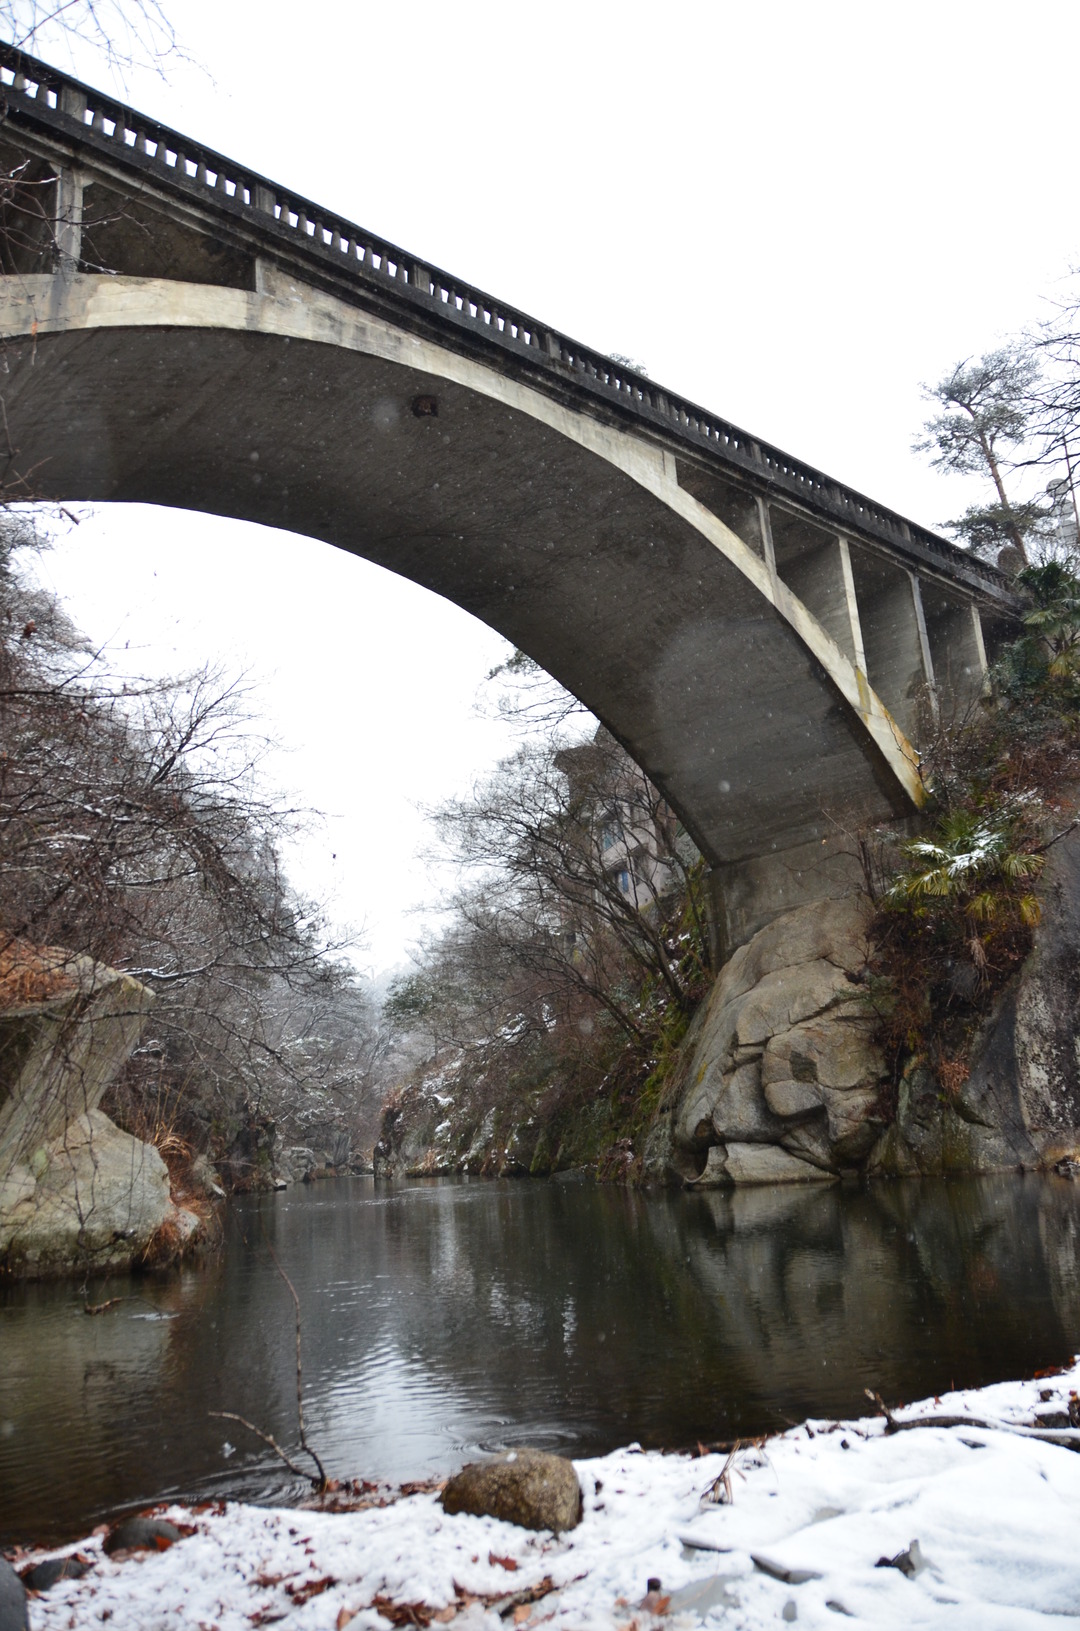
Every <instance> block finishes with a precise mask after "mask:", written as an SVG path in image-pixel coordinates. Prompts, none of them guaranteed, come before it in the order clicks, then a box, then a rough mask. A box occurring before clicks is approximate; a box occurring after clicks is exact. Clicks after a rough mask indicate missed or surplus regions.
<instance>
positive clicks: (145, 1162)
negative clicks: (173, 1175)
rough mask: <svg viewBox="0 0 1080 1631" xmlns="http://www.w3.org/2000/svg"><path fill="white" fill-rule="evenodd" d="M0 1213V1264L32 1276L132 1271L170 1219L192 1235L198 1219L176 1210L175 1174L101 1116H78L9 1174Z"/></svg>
mask: <svg viewBox="0 0 1080 1631" xmlns="http://www.w3.org/2000/svg"><path fill="white" fill-rule="evenodd" d="M16 1185H17V1186H18V1189H17V1193H18V1199H16V1200H15V1201H14V1204H10V1201H9V1204H6V1205H4V1206H2V1207H0V1258H2V1259H4V1264H5V1268H6V1269H7V1270H8V1272H10V1273H13V1274H17V1275H27V1276H33V1277H39V1276H45V1275H51V1274H59V1273H65V1272H67V1271H68V1270H70V1269H74V1268H78V1269H89V1270H90V1272H92V1273H104V1272H106V1271H108V1270H111V1269H117V1268H122V1267H126V1266H127V1265H128V1264H130V1262H131V1261H132V1259H133V1258H134V1257H136V1256H138V1254H139V1253H140V1252H141V1251H142V1250H143V1249H144V1248H145V1247H146V1245H147V1244H148V1243H149V1241H150V1240H151V1239H152V1237H153V1236H154V1235H155V1234H156V1233H157V1231H158V1229H160V1227H161V1225H162V1224H163V1223H164V1222H165V1221H166V1218H168V1217H170V1216H172V1215H175V1217H174V1221H175V1222H176V1224H177V1227H178V1228H179V1229H180V1230H181V1232H182V1233H186V1234H187V1235H190V1234H191V1233H192V1232H193V1227H192V1226H194V1227H197V1226H198V1219H197V1218H193V1216H192V1214H190V1213H187V1212H183V1211H181V1209H180V1208H178V1207H174V1206H173V1204H172V1201H171V1200H170V1197H169V1173H168V1169H167V1168H166V1166H165V1163H164V1161H163V1160H162V1159H161V1156H160V1155H159V1154H158V1152H157V1150H155V1149H154V1148H153V1147H152V1146H151V1145H149V1144H143V1143H141V1142H140V1140H139V1139H137V1138H132V1137H131V1135H130V1134H129V1133H125V1132H121V1130H120V1128H119V1127H117V1126H116V1125H115V1123H114V1122H111V1121H110V1120H109V1118H108V1116H106V1115H104V1114H103V1113H102V1112H101V1111H100V1110H90V1111H87V1112H86V1113H85V1114H84V1115H81V1116H76V1117H75V1119H74V1120H73V1121H71V1122H69V1123H68V1125H67V1126H66V1127H65V1128H64V1130H63V1131H62V1132H61V1133H60V1135H59V1137H57V1138H55V1139H52V1140H50V1141H49V1142H48V1143H47V1144H44V1145H39V1147H38V1149H37V1150H36V1151H35V1154H34V1156H33V1159H32V1162H31V1164H30V1165H28V1166H25V1167H22V1168H21V1169H16V1171H15V1172H14V1173H11V1174H9V1177H8V1188H7V1190H6V1193H5V1198H8V1197H11V1196H13V1195H14V1194H15V1193H16V1189H15V1186H16Z"/></svg>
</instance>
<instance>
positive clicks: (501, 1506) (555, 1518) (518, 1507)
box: [442, 1450, 581, 1534]
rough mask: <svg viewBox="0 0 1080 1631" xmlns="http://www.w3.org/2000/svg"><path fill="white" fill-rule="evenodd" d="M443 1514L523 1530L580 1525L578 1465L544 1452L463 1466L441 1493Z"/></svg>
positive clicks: (514, 1453) (516, 1452)
mask: <svg viewBox="0 0 1080 1631" xmlns="http://www.w3.org/2000/svg"><path fill="white" fill-rule="evenodd" d="M442 1504H443V1511H444V1512H448V1513H455V1512H471V1513H473V1514H474V1515H475V1516H476V1517H489V1518H501V1519H502V1520H503V1522H504V1523H516V1524H520V1526H521V1527H522V1528H523V1529H553V1530H554V1531H555V1532H556V1534H558V1533H559V1532H561V1531H562V1530H563V1529H574V1528H575V1527H576V1526H577V1525H578V1523H580V1521H581V1485H580V1484H579V1483H578V1479H577V1473H576V1472H575V1471H574V1466H573V1462H571V1461H567V1460H565V1459H564V1457H563V1456H561V1455H547V1454H545V1453H544V1451H542V1450H507V1451H506V1452H505V1454H503V1455H497V1456H495V1457H494V1458H493V1459H492V1460H491V1461H482V1462H477V1463H476V1464H475V1465H473V1466H470V1467H463V1468H462V1470H461V1472H459V1473H458V1474H457V1475H456V1477H454V1478H451V1480H450V1482H449V1483H448V1484H447V1486H446V1488H445V1489H444V1490H443V1494H442Z"/></svg>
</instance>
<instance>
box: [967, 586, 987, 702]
mask: <svg viewBox="0 0 1080 1631" xmlns="http://www.w3.org/2000/svg"><path fill="white" fill-rule="evenodd" d="M971 627H972V635H973V642H972V643H973V645H974V649H975V661H976V664H977V666H978V671H979V675H980V678H981V680H982V694H983V696H986V695H987V693H988V692H989V690H990V665H989V663H988V662H987V660H986V645H985V642H984V641H983V626H982V618H981V617H980V616H979V608H978V607H977V606H976V604H975V602H974V601H972V602H971Z"/></svg>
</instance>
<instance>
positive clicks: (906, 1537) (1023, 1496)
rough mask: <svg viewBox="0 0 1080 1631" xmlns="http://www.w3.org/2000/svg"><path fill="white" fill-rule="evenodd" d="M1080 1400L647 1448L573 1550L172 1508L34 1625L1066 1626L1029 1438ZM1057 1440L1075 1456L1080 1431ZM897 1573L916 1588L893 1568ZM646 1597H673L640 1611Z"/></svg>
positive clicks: (1071, 1379)
mask: <svg viewBox="0 0 1080 1631" xmlns="http://www.w3.org/2000/svg"><path fill="white" fill-rule="evenodd" d="M1078 1386H1080V1365H1077V1366H1074V1368H1073V1369H1072V1370H1070V1371H1068V1372H1066V1373H1064V1374H1062V1375H1060V1376H1053V1377H1050V1378H1044V1379H1042V1380H1035V1381H1030V1382H1007V1383H1001V1384H999V1385H997V1386H994V1387H989V1388H985V1389H982V1390H981V1391H978V1392H975V1391H969V1392H962V1393H953V1394H948V1395H944V1396H943V1397H942V1398H941V1399H940V1400H926V1401H924V1402H922V1403H921V1404H918V1405H915V1406H911V1407H909V1408H908V1409H905V1410H902V1411H899V1412H898V1413H897V1418H896V1419H897V1421H900V1422H903V1421H911V1420H913V1419H915V1418H928V1417H940V1416H961V1417H963V1418H965V1424H964V1425H960V1426H944V1427H943V1426H931V1425H928V1426H924V1427H919V1428H917V1429H913V1430H911V1431H902V1432H893V1433H889V1432H887V1431H886V1424H885V1422H884V1420H883V1419H882V1418H881V1417H880V1416H879V1417H877V1418H869V1417H868V1418H867V1419H864V1420H861V1421H849V1422H843V1423H835V1422H827V1421H826V1422H816V1421H815V1422H808V1423H805V1424H804V1425H803V1426H801V1427H797V1428H793V1429H792V1430H791V1431H790V1432H787V1433H784V1434H783V1435H781V1436H778V1437H775V1438H770V1439H768V1440H767V1441H765V1442H763V1443H760V1444H758V1445H751V1446H748V1447H747V1448H745V1449H742V1450H739V1451H737V1452H736V1454H735V1455H734V1457H733V1458H732V1460H731V1461H730V1465H728V1464H727V1457H725V1456H723V1455H706V1456H702V1457H699V1458H696V1459H695V1458H691V1457H689V1456H674V1455H671V1456H667V1455H659V1454H644V1453H642V1452H641V1451H640V1450H638V1449H636V1448H635V1447H633V1446H631V1447H630V1448H629V1449H625V1450H618V1451H616V1452H615V1453H614V1454H612V1455H607V1456H603V1457H600V1458H599V1459H597V1460H591V1461H579V1462H577V1463H576V1465H577V1470H578V1474H579V1477H580V1480H581V1485H582V1489H583V1491H584V1497H585V1516H584V1518H583V1520H582V1522H581V1524H580V1525H579V1527H578V1528H577V1529H575V1530H573V1531H572V1532H570V1533H568V1534H566V1535H564V1536H562V1537H561V1538H556V1537H554V1536H552V1535H551V1534H550V1533H549V1534H534V1533H531V1532H529V1531H527V1530H524V1529H518V1528H516V1527H514V1526H513V1525H511V1524H506V1523H499V1522H496V1521H495V1520H493V1519H489V1518H474V1517H468V1516H457V1517H451V1518H448V1517H446V1516H445V1515H444V1513H443V1512H442V1509H441V1507H440V1506H439V1504H438V1497H437V1495H436V1494H434V1493H424V1494H413V1495H409V1496H403V1497H402V1498H400V1499H398V1500H397V1501H395V1502H393V1503H392V1504H390V1505H387V1506H384V1507H381V1508H376V1509H369V1510H365V1511H357V1512H348V1513H339V1514H330V1513H325V1512H313V1511H281V1510H276V1511H269V1510H265V1509H263V1508H259V1507H251V1506H239V1505H229V1506H225V1507H223V1508H208V1509H205V1510H202V1511H199V1510H196V1511H194V1512H191V1511H188V1510H187V1509H184V1508H179V1507H169V1508H166V1509H162V1510H161V1514H160V1515H162V1516H167V1517H170V1518H171V1519H172V1520H173V1521H174V1522H177V1523H186V1524H190V1525H193V1526H194V1533H192V1534H190V1535H189V1536H187V1537H186V1538H184V1539H183V1540H181V1541H179V1542H178V1543H177V1544H176V1545H174V1546H173V1547H172V1548H171V1549H169V1550H167V1551H164V1552H160V1553H154V1554H142V1555H135V1556H131V1557H129V1558H128V1559H127V1561H123V1562H117V1561H114V1560H111V1559H109V1558H106V1557H105V1556H104V1555H103V1554H102V1553H101V1550H100V1546H101V1537H100V1535H99V1536H95V1537H94V1538H93V1539H91V1540H90V1541H87V1542H85V1543H84V1544H83V1546H82V1547H81V1548H74V1547H72V1548H68V1550H76V1549H78V1550H81V1551H82V1553H83V1555H84V1556H87V1557H93V1559H94V1566H93V1568H92V1569H91V1570H90V1572H89V1573H88V1574H87V1575H86V1576H85V1577H84V1578H83V1579H82V1580H80V1581H77V1582H63V1583H61V1584H59V1585H57V1586H55V1587H54V1588H53V1589H52V1590H51V1591H50V1592H48V1593H47V1594H44V1595H42V1596H40V1597H38V1598H35V1599H34V1600H33V1601H32V1602H31V1605H30V1624H31V1627H32V1631H61V1628H63V1631H84V1628H89V1627H97V1626H99V1625H102V1624H106V1625H108V1627H109V1631H241V1628H242V1631H249V1628H250V1627H252V1626H260V1625H278V1626H281V1627H283V1628H285V1631H293V1628H295V1631H300V1628H305V1631H307V1628H310V1631H334V1628H340V1627H343V1626H346V1625H348V1626H349V1627H351V1628H352V1631H383V1628H385V1627H386V1626H387V1625H388V1624H396V1625H420V1626H426V1625H429V1624H435V1625H442V1624H449V1623H453V1624H454V1625H455V1626H456V1627H459V1628H460V1631H480V1628H481V1627H485V1628H491V1631H497V1628H499V1627H502V1626H507V1627H513V1626H522V1625H527V1626H530V1627H531V1626H540V1625H544V1626H551V1627H552V1628H553V1631H562V1628H567V1631H569V1628H573V1631H588V1628H590V1627H597V1628H604V1631H608V1628H611V1627H619V1628H623V1631H629V1628H630V1627H636V1628H637V1631H654V1628H657V1627H660V1626H665V1627H670V1628H672V1631H675V1628H678V1627H690V1626H694V1625H697V1624H699V1623H701V1621H703V1620H704V1621H705V1622H706V1623H709V1624H716V1625H722V1626H725V1627H730V1628H732V1631H735V1628H737V1627H738V1628H746V1631H756V1628H758V1627H765V1626H774V1625H776V1624H778V1623H783V1622H785V1621H787V1622H791V1621H797V1623H798V1624H800V1625H804V1626H821V1627H825V1626H828V1627H830V1628H833V1631H838V1628H839V1627H840V1626H841V1625H843V1624H845V1623H850V1624H852V1625H862V1626H873V1627H894V1626H895V1627H904V1628H905V1631H908V1628H912V1631H914V1628H917V1627H923V1626H947V1627H949V1628H950V1631H959V1628H961V1627H964V1628H968V1627H970V1628H971V1631H999V1628H1000V1631H1024V1628H1026V1627H1031V1628H1034V1627H1036V1626H1037V1627H1039V1628H1040V1631H1043V1628H1045V1627H1047V1626H1051V1625H1055V1624H1060V1625H1062V1626H1064V1625H1067V1624H1068V1625H1074V1624H1075V1622H1076V1620H1077V1619H1078V1618H1080V1454H1077V1453H1075V1451H1074V1450H1071V1449H1070V1448H1068V1447H1066V1446H1065V1445H1059V1444H1054V1443H1051V1442H1048V1441H1047V1439H1045V1438H1040V1437H1037V1436H1032V1433H1033V1432H1034V1431H1041V1430H1040V1429H1036V1428H1035V1420H1036V1417H1035V1412H1036V1410H1039V1411H1043V1412H1045V1411H1055V1410H1056V1411H1058V1412H1067V1410H1068V1404H1069V1398H1070V1395H1071V1393H1072V1392H1073V1390H1074V1389H1075V1388H1077V1387H1078ZM969 1421H970V1423H971V1424H970V1425H968V1424H967V1423H968V1422H969ZM976 1423H978V1424H979V1425H975V1424H976ZM986 1423H989V1424H991V1425H983V1424H986ZM1058 1436H1060V1437H1061V1438H1063V1439H1066V1440H1070V1441H1075V1445H1076V1448H1077V1449H1080V1430H1076V1429H1065V1430H1064V1431H1061V1432H1060V1433H1059V1435H1058ZM725 1469H726V1480H725V1478H724V1476H723V1475H724V1473H725ZM725 1483H727V1484H730V1494H731V1499H730V1502H729V1501H727V1499H726V1498H725V1497H726V1493H727V1492H726V1489H725ZM913 1541H917V1542H918V1545H917V1547H914V1548H912V1545H911V1543H912V1542H913ZM904 1554H907V1555H906V1556H904ZM42 1555H44V1554H42ZM50 1555H52V1554H50ZM884 1558H892V1559H900V1560H901V1561H902V1562H904V1563H905V1564H906V1566H907V1569H908V1571H910V1570H911V1569H912V1568H913V1567H914V1569H915V1572H913V1573H912V1572H905V1570H904V1569H902V1568H900V1567H895V1566H892V1567H881V1566H878V1564H879V1559H884ZM909 1560H910V1561H909ZM763 1565H764V1567H763ZM650 1577H656V1578H657V1579H658V1580H659V1581H660V1582H661V1585H660V1590H659V1592H656V1591H654V1592H653V1593H652V1594H650V1595H649V1596H646V1594H647V1589H648V1585H649V1580H650ZM530 1599H532V1600H531V1601H530Z"/></svg>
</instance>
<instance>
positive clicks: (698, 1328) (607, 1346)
mask: <svg viewBox="0 0 1080 1631" xmlns="http://www.w3.org/2000/svg"><path fill="white" fill-rule="evenodd" d="M1078 1220H1080V1186H1074V1185H1072V1184H1070V1183H1069V1182H1067V1181H1066V1180H1062V1179H1053V1178H1034V1177H1027V1178H1014V1177H1006V1178H987V1179H969V1180H960V1181H953V1182H949V1183H945V1182H935V1181H925V1180H924V1181H922V1182H912V1183H897V1184H881V1185H878V1186H876V1187H874V1188H871V1189H869V1190H863V1189H847V1188H840V1187H830V1188H820V1189H818V1188H816V1187H815V1188H810V1189H803V1188H800V1189H794V1188H793V1189H789V1190H772V1191H767V1190H744V1191H742V1192H740V1193H735V1194H731V1193H722V1192H718V1191H714V1192H712V1193H708V1194H700V1195H693V1194H674V1195H658V1196H643V1195H638V1194H632V1193H626V1192H623V1191H620V1190H616V1189H607V1188H604V1189H600V1188H596V1187H593V1186H591V1185H588V1184H583V1183H576V1182H570V1183H562V1182H556V1183H539V1182H530V1181H518V1182H516V1183H514V1182H509V1183H498V1182H484V1181H473V1182H471V1183H470V1182H469V1181H467V1180H463V1181H456V1182H455V1181H453V1180H450V1181H441V1182H439V1181H436V1182H430V1183H428V1182H420V1183H415V1184H408V1185H405V1186H401V1187H395V1188H390V1187H387V1186H385V1185H376V1184H375V1183H374V1182H373V1181H372V1180H370V1179H367V1180H365V1179H351V1180H349V1179H343V1180H338V1181H336V1182H332V1183H326V1184H320V1185H316V1186H313V1187H311V1188H309V1189H290V1190H288V1191H286V1192H284V1193H282V1194H279V1195H273V1196H264V1197H260V1198H257V1199H256V1198H253V1199H251V1200H249V1201H244V1202H240V1203H238V1204H236V1205H235V1207H234V1209H233V1212H232V1215H231V1219H230V1225H229V1241H228V1247H227V1250H226V1253H225V1255H224V1257H223V1258H222V1259H220V1260H219V1261H218V1262H216V1263H214V1264H212V1265H211V1266H210V1267H209V1268H207V1269H203V1270H200V1271H186V1272H184V1273H183V1274H182V1275H180V1276H179V1277H176V1278H173V1279H169V1280H165V1281H152V1280H116V1279H114V1280H112V1281H109V1282H108V1283H107V1284H104V1283H99V1284H98V1285H96V1286H95V1287H94V1288H93V1290H92V1292H91V1296H92V1298H93V1300H95V1301H96V1300H101V1299H103V1298H104V1297H106V1296H120V1295H122V1296H124V1297H125V1298H126V1299H127V1300H125V1301H123V1302H121V1303H119V1304H118V1305H117V1307H116V1308H115V1309H114V1310H112V1311H110V1312H109V1313H106V1314H103V1315H100V1316H98V1317H96V1318H88V1317H87V1316H86V1315H85V1314H84V1313H83V1312H82V1306H81V1298H80V1297H79V1295H78V1293H77V1291H76V1289H75V1288H73V1287H72V1286H69V1285H59V1286H58V1285H53V1286H30V1287H21V1288H8V1289H6V1290H4V1291H3V1292H0V1540H6V1541H11V1540H14V1539H24V1540H25V1539H37V1540H46V1539H52V1538H60V1537H67V1536H71V1535H73V1534H76V1533H79V1532H84V1531H85V1530H86V1529H87V1528H88V1527H89V1526H91V1525H92V1524H93V1523H95V1522H97V1521H99V1520H100V1519H101V1518H102V1517H103V1516H105V1515H107V1514H109V1513H113V1512H115V1511H117V1510H119V1509H121V1508H123V1507H128V1506H133V1505H141V1504H145V1503H146V1502H148V1501H150V1500H153V1499H156V1498H159V1497H163V1496H167V1495H168V1496H172V1495H184V1496H195V1495H203V1496H206V1495H230V1496H237V1497H243V1498H246V1499H249V1500H262V1501H267V1500H281V1499H284V1498H288V1497H290V1496H292V1495H293V1494H295V1493H296V1492H297V1489H298V1486H297V1484H296V1482H295V1480H293V1479H292V1478H291V1477H290V1475H289V1474H288V1473H287V1472H284V1470H283V1469H282V1468H281V1466H280V1465H279V1464H278V1463H277V1462H276V1461H275V1460H274V1458H273V1456H272V1454H271V1453H270V1452H269V1451H268V1450H266V1449H265V1448H264V1447H263V1446H262V1445H261V1444H260V1443H259V1442H258V1441H257V1440H252V1438H251V1436H250V1435H249V1434H247V1433H245V1432H244V1430H243V1428H241V1427H238V1426H237V1425H236V1424H235V1423H232V1422H221V1421H215V1420H213V1419H212V1418H211V1416H210V1414H209V1412H210V1411H212V1410H233V1411H237V1412H239V1413H240V1414H242V1415H245V1416H247V1417H249V1418H250V1419H251V1420H252V1421H254V1422H256V1423H257V1424H258V1425H259V1426H260V1427H262V1428H264V1429H266V1430H267V1431H269V1432H271V1433H273V1434H274V1435H275V1437H277V1438H278V1439H279V1441H280V1442H281V1443H283V1444H285V1445H287V1446H290V1447H291V1446H294V1445H295V1413H296V1395H295V1373H294V1369H293V1364H294V1345H293V1344H294V1335H293V1315H292V1305H291V1301H290V1299H289V1295H288V1292H287V1290H286V1288H285V1287H284V1285H283V1284H282V1281H281V1279H280V1278H279V1276H278V1274H277V1272H276V1270H275V1269H274V1266H273V1264H272V1262H271V1260H270V1256H269V1253H268V1251H267V1249H266V1240H269V1241H270V1242H272V1244H273V1247H274V1249H275V1251H276V1252H277V1254H278V1255H279V1257H280V1260H281V1262H282V1264H283V1265H284V1266H285V1268H286V1269H287V1271H288V1273H289V1275H290V1277H291V1279H292V1280H293V1283H294V1284H295V1286H296V1288H297V1291H298V1293H299V1296H300V1299H301V1303H302V1306H303V1310H304V1377H305V1400H306V1409H307V1414H308V1422H309V1435H310V1437H311V1439H312V1440H313V1442H314V1443H315V1444H316V1445H317V1447H318V1448H319V1449H320V1451H321V1453H322V1455H323V1459H324V1460H325V1461H326V1463H327V1465H328V1470H329V1471H330V1472H331V1473H332V1474H335V1475H338V1476H343V1477H344V1476H357V1475H364V1476H368V1477H382V1478H390V1479H394V1480H403V1479H407V1478H415V1477H420V1476H423V1475H426V1474H430V1473H437V1472H445V1471H447V1470H449V1469H453V1468H455V1467H457V1466H458V1465H460V1464H461V1462H462V1461H464V1460H465V1459H467V1458H468V1457H469V1456H471V1455H473V1454H474V1453H475V1452H476V1451H478V1450H481V1449H485V1450H487V1449H496V1448H501V1447H503V1446H506V1445H512V1444H522V1443H528V1444H535V1445H540V1446H541V1447H544V1448H550V1449H557V1450H563V1451H566V1452H569V1453H572V1454H596V1453H599V1452H602V1451H604V1450H608V1449H611V1448H614V1447H615V1446H616V1445H618V1444H623V1443H627V1442H628V1441H630V1440H633V1439H637V1440H639V1441H640V1442H641V1443H642V1444H644V1445H646V1446H653V1445H655V1446H682V1445H688V1444H691V1443H693V1442H694V1441H695V1440H698V1439H701V1440H712V1439H718V1438H726V1437H731V1436H734V1435H736V1434H747V1433H753V1432H757V1431H760V1430H764V1429H767V1428H773V1427H777V1426H781V1425H783V1424H785V1423H786V1422H789V1421H795V1420H798V1419H800V1418H802V1417H803V1416H805V1415H807V1414H817V1415H831V1414H843V1413H850V1412H855V1411H860V1410H861V1409H862V1408H864V1400H863V1389H864V1388H865V1387H868V1386H869V1387H873V1388H875V1389H878V1390H880V1391H881V1392H882V1393H884V1394H885V1395H886V1397H889V1398H893V1399H912V1398H916V1397H919V1396H921V1395H925V1394H932V1393H935V1392H940V1391H941V1390H942V1389H944V1388H947V1387H949V1386H950V1385H952V1384H953V1383H955V1384H956V1386H958V1387H959V1386H965V1385H974V1384H980V1383H984V1382H988V1381H991V1380H996V1379H1000V1378H1003V1377H1008V1376H1018V1375H1023V1374H1025V1373H1027V1374H1030V1372H1032V1371H1033V1370H1037V1369H1040V1368H1042V1367H1044V1366H1046V1365H1049V1364H1053V1363H1061V1362H1062V1361H1064V1360H1065V1359H1066V1357H1067V1356H1069V1355H1070V1354H1072V1353H1073V1351H1074V1350H1076V1349H1080V1279H1078V1271H1077V1238H1078V1237H1077V1230H1078Z"/></svg>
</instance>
